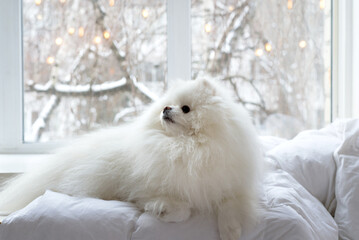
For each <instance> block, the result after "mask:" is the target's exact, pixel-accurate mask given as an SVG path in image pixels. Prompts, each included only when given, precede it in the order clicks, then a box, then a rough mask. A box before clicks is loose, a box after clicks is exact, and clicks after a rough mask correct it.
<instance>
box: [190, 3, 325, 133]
mask: <svg viewBox="0 0 359 240" xmlns="http://www.w3.org/2000/svg"><path fill="white" fill-rule="evenodd" d="M330 2H331V1H330V0H300V1H299V0H280V1H279V0H265V1H262V0H237V1H235V0H211V1H204V0H192V13H191V14H192V73H193V77H194V78H200V77H206V76H207V77H208V76H209V77H214V78H217V79H219V80H220V81H222V82H223V84H225V85H226V86H228V88H230V89H232V90H233V95H234V97H235V98H236V99H237V100H238V102H240V103H243V104H244V106H245V107H246V108H247V109H248V110H249V111H250V112H251V114H252V116H253V118H254V121H255V123H256V125H257V127H258V129H259V131H260V132H261V134H264V135H277V136H281V137H287V138H290V137H293V136H294V135H295V134H297V133H298V132H299V131H301V130H303V129H308V128H319V127H322V126H323V125H325V123H327V122H330V114H331V112H330V111H331V110H330V109H331V106H330V97H331V96H330V88H331V76H330V67H331V65H330V64H331V61H330V59H331V52H330V51H331V50H330V45H331V5H330V4H331V3H330Z"/></svg>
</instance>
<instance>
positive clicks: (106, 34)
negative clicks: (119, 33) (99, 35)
mask: <svg viewBox="0 0 359 240" xmlns="http://www.w3.org/2000/svg"><path fill="white" fill-rule="evenodd" d="M103 37H104V38H105V39H109V38H110V33H109V32H108V31H104V32H103Z"/></svg>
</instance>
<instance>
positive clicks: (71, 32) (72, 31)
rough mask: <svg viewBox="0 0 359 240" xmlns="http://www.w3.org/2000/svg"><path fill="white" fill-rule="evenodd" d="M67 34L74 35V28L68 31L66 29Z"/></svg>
mask: <svg viewBox="0 0 359 240" xmlns="http://www.w3.org/2000/svg"><path fill="white" fill-rule="evenodd" d="M67 32H68V33H69V34H70V35H72V34H74V33H75V28H73V27H70V28H69V29H67Z"/></svg>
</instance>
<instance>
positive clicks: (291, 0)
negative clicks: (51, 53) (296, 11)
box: [287, 0, 293, 10]
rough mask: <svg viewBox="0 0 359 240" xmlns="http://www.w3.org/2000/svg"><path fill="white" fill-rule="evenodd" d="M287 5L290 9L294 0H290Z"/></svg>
mask: <svg viewBox="0 0 359 240" xmlns="http://www.w3.org/2000/svg"><path fill="white" fill-rule="evenodd" d="M287 7H288V9H289V10H290V9H292V8H293V0H288V3H287Z"/></svg>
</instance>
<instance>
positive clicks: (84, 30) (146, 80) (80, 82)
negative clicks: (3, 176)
mask: <svg viewBox="0 0 359 240" xmlns="http://www.w3.org/2000/svg"><path fill="white" fill-rule="evenodd" d="M166 15H167V14H166V2H165V1H160V0H151V1H141V0H131V1H115V0H110V1H107V0H106V1H91V0H85V1H82V0H74V1H66V0H59V1H47V0H35V1H34V0H24V1H23V59H24V65H23V66H24V82H23V84H24V86H23V89H24V115H23V117H24V141H25V142H47V141H53V140H59V139H62V138H66V137H70V136H73V135H77V134H80V133H83V132H87V131H89V130H93V129H96V128H98V127H101V126H108V125H116V124H118V123H120V122H122V121H126V120H127V119H128V118H131V117H133V116H135V115H136V114H137V113H138V112H141V110H142V109H143V108H144V106H145V105H146V104H148V103H150V102H152V101H153V100H155V99H156V98H157V97H158V96H159V95H160V94H161V93H162V92H163V91H164V90H165V89H166V86H167V82H166V50H167V47H166V45H167V31H166V28H167V26H166V22H167V21H166V19H167V16H166Z"/></svg>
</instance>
